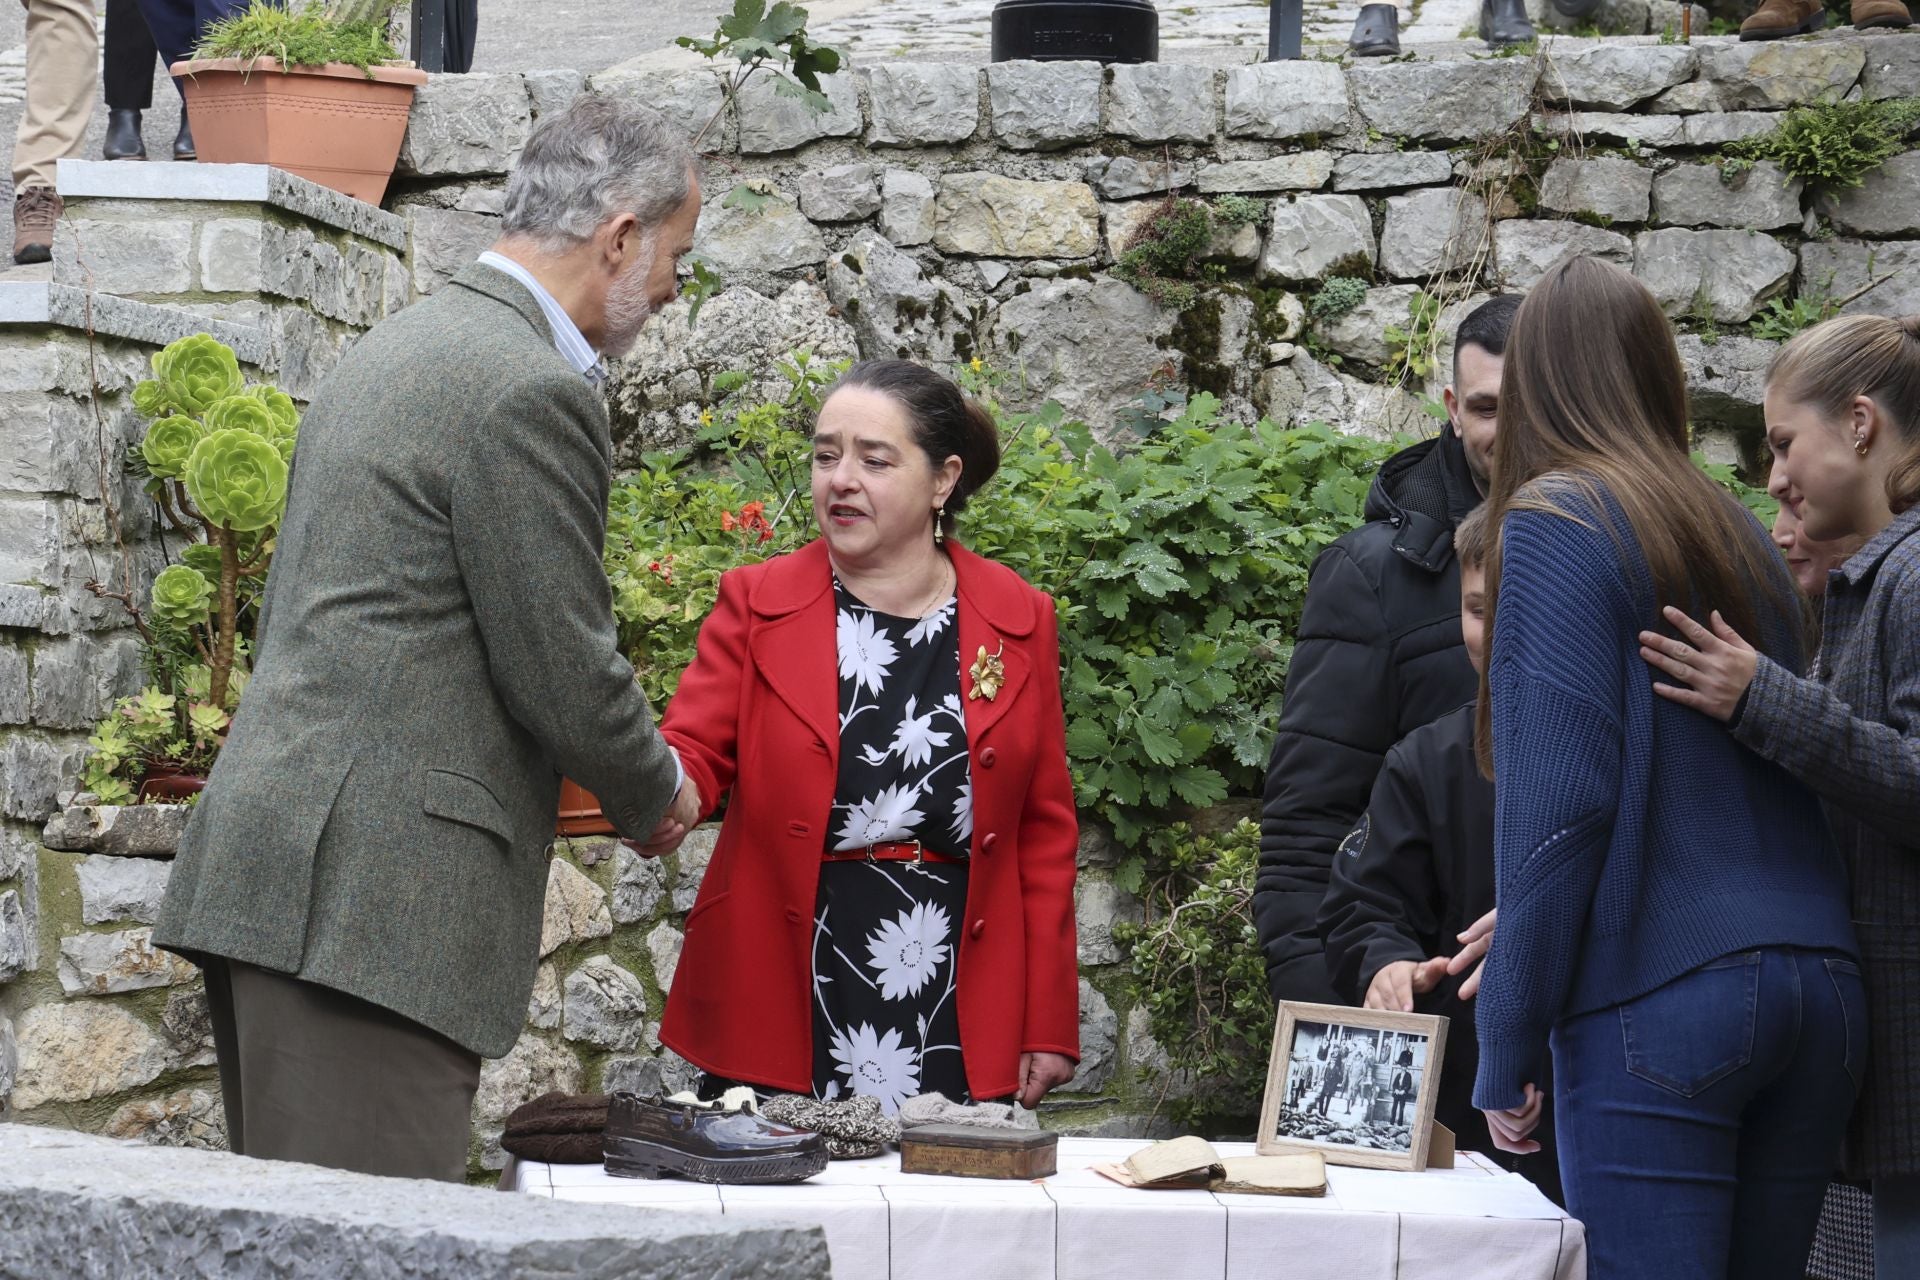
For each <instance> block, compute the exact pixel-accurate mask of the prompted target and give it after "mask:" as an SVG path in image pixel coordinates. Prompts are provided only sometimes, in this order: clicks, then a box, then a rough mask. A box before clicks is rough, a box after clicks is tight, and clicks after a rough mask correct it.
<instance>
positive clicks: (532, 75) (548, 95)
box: [526, 67, 587, 121]
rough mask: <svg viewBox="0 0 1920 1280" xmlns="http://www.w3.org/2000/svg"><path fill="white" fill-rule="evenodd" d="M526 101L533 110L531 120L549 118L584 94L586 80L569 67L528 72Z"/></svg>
mask: <svg viewBox="0 0 1920 1280" xmlns="http://www.w3.org/2000/svg"><path fill="white" fill-rule="evenodd" d="M526 81H527V100H528V103H529V105H530V106H531V107H532V109H533V118H534V119H535V120H536V121H538V120H539V119H540V117H541V116H549V115H552V114H554V113H555V112H557V111H564V110H566V109H567V107H568V106H569V105H570V104H571V103H572V102H573V100H574V99H575V98H577V97H579V96H580V95H581V94H582V93H584V92H586V88H587V78H586V76H584V75H582V74H581V73H580V72H578V71H575V70H573V69H572V68H571V67H562V68H559V69H556V70H550V71H529V72H527V74H526Z"/></svg>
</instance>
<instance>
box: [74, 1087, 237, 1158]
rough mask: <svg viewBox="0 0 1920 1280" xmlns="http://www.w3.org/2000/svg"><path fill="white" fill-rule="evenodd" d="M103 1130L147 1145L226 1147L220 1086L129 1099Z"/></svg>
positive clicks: (198, 1147)
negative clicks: (144, 1099) (144, 1100)
mask: <svg viewBox="0 0 1920 1280" xmlns="http://www.w3.org/2000/svg"><path fill="white" fill-rule="evenodd" d="M101 1133H103V1134H104V1135H105V1136H107V1137H109V1138H120V1139H122V1140H124V1141H131V1142H144V1143H146V1144H147V1145H148V1146H155V1147H189V1148H191V1149H193V1150H195V1151H225V1150H226V1149H227V1113H226V1109H225V1108H224V1107H222V1106H221V1105H220V1097H219V1093H218V1091H217V1090H213V1091H209V1090H206V1089H182V1090H180V1092H178V1093H172V1094H168V1095H167V1096H166V1097H164V1098H155V1099H153V1100H152V1101H150V1102H129V1103H127V1104H126V1105H125V1106H124V1107H121V1108H120V1109H119V1110H118V1111H116V1112H114V1113H113V1115H112V1117H111V1118H110V1119H109V1120H108V1121H107V1125H106V1128H104V1129H102V1130H101Z"/></svg>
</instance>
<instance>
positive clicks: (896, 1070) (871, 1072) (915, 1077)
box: [833, 1022, 920, 1115]
mask: <svg viewBox="0 0 1920 1280" xmlns="http://www.w3.org/2000/svg"><path fill="white" fill-rule="evenodd" d="M918 1058H919V1055H918V1054H917V1053H916V1052H915V1050H914V1048H913V1046H911V1045H908V1044H905V1043H903V1042H902V1039H901V1035H900V1032H899V1030H898V1028H895V1027H888V1028H887V1029H886V1031H885V1032H884V1033H880V1032H876V1031H875V1030H874V1028H873V1024H872V1023H869V1022H863V1023H861V1024H860V1025H859V1026H857V1027H855V1028H854V1029H853V1031H852V1032H851V1033H848V1032H844V1031H842V1032H838V1033H836V1034H835V1035H834V1037H833V1060H834V1063H835V1064H836V1069H837V1070H838V1071H839V1072H840V1074H841V1075H844V1076H845V1077H846V1078H847V1090H848V1092H850V1093H852V1094H855V1095H856V1096H863V1097H869V1098H878V1099H879V1100H880V1110H881V1111H883V1112H885V1113H886V1114H887V1115H893V1114H895V1113H897V1112H898V1111H899V1110H900V1104H901V1103H902V1102H904V1101H906V1100H907V1099H908V1098H911V1097H913V1096H914V1095H915V1094H917V1093H919V1092H920V1064H919V1061H918Z"/></svg>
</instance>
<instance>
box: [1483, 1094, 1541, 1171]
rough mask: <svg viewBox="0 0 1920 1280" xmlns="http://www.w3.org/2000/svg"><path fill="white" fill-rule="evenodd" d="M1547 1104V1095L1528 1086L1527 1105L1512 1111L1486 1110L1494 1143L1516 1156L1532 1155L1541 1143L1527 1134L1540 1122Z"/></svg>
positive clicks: (1488, 1127)
mask: <svg viewBox="0 0 1920 1280" xmlns="http://www.w3.org/2000/svg"><path fill="white" fill-rule="evenodd" d="M1545 1104H1546V1095H1545V1094H1543V1093H1541V1092H1540V1091H1539V1090H1538V1089H1536V1088H1534V1087H1533V1086H1532V1085H1531V1084H1529V1085H1528V1086H1527V1101H1526V1105H1525V1106H1522V1107H1516V1108H1514V1109H1513V1110H1511V1111H1486V1112H1483V1114H1484V1115H1485V1116H1486V1117H1487V1129H1488V1131H1489V1132H1490V1133H1491V1134H1492V1135H1493V1145H1494V1146H1496V1147H1498V1148H1500V1149H1501V1150H1502V1151H1507V1152H1511V1153H1512V1154H1514V1155H1516V1156H1530V1155H1532V1154H1533V1153H1534V1152H1536V1151H1538V1150H1539V1149H1540V1144H1539V1143H1537V1142H1535V1141H1534V1140H1533V1139H1532V1138H1530V1137H1528V1136H1527V1135H1529V1134H1531V1133H1532V1132H1533V1131H1534V1129H1535V1128H1536V1127H1537V1126H1538V1125H1539V1123H1540V1109H1541V1107H1542V1106H1544V1105H1545Z"/></svg>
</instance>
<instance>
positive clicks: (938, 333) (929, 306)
mask: <svg viewBox="0 0 1920 1280" xmlns="http://www.w3.org/2000/svg"><path fill="white" fill-rule="evenodd" d="M827 293H828V295H829V296H830V297H831V298H832V299H833V302H834V305H835V306H837V307H839V308H840V312H841V314H842V315H844V316H846V317H847V318H848V319H849V320H851V321H852V322H853V331H854V333H855V334H856V335H857V336H858V339H859V343H860V350H862V351H863V352H872V353H874V354H875V355H882V354H884V355H887V356H897V357H899V358H902V359H915V360H933V361H935V362H946V361H951V360H952V359H953V358H954V354H955V348H954V335H955V334H956V333H957V332H959V331H961V330H962V329H964V327H965V324H966V322H967V320H968V319H969V318H970V316H971V307H970V305H969V303H968V302H967V299H966V296H965V295H964V294H962V293H961V292H960V291H959V290H957V289H955V288H953V287H952V286H951V285H949V284H947V283H946V282H945V281H944V280H943V281H932V280H929V279H927V277H926V276H925V275H924V274H923V273H922V272H921V270H920V264H919V263H918V262H915V261H914V260H913V259H912V258H910V257H908V256H907V255H906V254H904V253H902V252H900V250H898V249H896V248H894V247H893V246H892V245H890V244H888V243H887V241H886V239H885V238H884V237H883V236H880V235H878V234H876V233H875V232H872V231H867V230H862V231H860V232H857V233H856V234H855V235H854V237H853V239H852V240H850V241H848V243H847V247H846V249H845V251H844V252H842V253H841V254H840V256H839V257H837V258H835V259H834V260H833V261H831V262H829V263H828V264H827Z"/></svg>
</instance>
